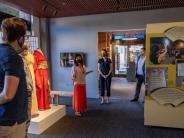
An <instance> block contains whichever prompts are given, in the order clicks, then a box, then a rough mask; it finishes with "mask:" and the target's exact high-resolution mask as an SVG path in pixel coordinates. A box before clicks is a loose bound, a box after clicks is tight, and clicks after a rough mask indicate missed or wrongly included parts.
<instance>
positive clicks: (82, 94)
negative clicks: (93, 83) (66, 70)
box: [72, 54, 87, 116]
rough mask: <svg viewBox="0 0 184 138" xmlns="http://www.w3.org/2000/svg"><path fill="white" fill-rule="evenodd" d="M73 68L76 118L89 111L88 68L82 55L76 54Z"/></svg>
mask: <svg viewBox="0 0 184 138" xmlns="http://www.w3.org/2000/svg"><path fill="white" fill-rule="evenodd" d="M74 63H75V64H74V66H73V67H72V80H73V81H74V95H73V109H74V111H75V115H76V116H81V114H82V113H84V112H86V111H87V98H86V80H85V77H86V68H85V66H84V62H83V58H82V56H81V55H80V54H76V56H75V60H74Z"/></svg>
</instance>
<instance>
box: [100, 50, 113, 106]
mask: <svg viewBox="0 0 184 138" xmlns="http://www.w3.org/2000/svg"><path fill="white" fill-rule="evenodd" d="M101 55H102V57H101V58H100V59H99V60H98V72H99V80H100V92H101V93H100V94H101V104H104V100H105V98H104V96H105V89H106V96H107V98H106V103H107V104H108V103H109V97H110V96H111V77H112V62H111V59H110V58H108V55H107V50H106V49H102V51H101Z"/></svg>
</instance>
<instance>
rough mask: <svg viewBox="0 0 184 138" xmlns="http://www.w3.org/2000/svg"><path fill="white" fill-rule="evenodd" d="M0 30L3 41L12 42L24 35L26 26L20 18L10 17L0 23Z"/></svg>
mask: <svg viewBox="0 0 184 138" xmlns="http://www.w3.org/2000/svg"><path fill="white" fill-rule="evenodd" d="M1 30H2V33H3V40H4V41H8V42H13V41H15V40H17V39H19V38H20V37H22V36H24V35H25V34H26V30H27V25H26V23H25V22H24V21H23V20H22V19H21V18H17V17H12V18H7V19H4V20H3V21H2V24H1Z"/></svg>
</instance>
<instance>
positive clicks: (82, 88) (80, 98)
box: [73, 84, 87, 112]
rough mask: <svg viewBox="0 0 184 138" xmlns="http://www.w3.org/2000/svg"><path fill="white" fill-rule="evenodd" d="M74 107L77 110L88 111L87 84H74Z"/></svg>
mask: <svg viewBox="0 0 184 138" xmlns="http://www.w3.org/2000/svg"><path fill="white" fill-rule="evenodd" d="M73 109H74V111H75V112H86V111H87V98H86V85H85V84H75V85H74V95H73Z"/></svg>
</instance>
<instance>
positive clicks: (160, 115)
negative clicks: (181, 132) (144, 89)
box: [144, 96, 184, 128]
mask: <svg viewBox="0 0 184 138" xmlns="http://www.w3.org/2000/svg"><path fill="white" fill-rule="evenodd" d="M144 125H146V126H162V127H173V128H184V104H181V105H179V106H177V107H172V106H171V105H161V104H159V103H158V102H156V101H155V100H154V99H152V98H151V97H148V96H147V97H145V103H144Z"/></svg>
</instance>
